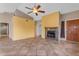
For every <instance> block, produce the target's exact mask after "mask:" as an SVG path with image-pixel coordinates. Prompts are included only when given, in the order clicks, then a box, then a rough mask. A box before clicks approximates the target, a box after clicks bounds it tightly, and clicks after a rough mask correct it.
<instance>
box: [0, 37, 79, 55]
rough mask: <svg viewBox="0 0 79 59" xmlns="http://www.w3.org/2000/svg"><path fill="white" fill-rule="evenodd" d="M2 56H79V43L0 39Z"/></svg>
mask: <svg viewBox="0 0 79 59" xmlns="http://www.w3.org/2000/svg"><path fill="white" fill-rule="evenodd" d="M0 56H79V43H75V42H67V41H56V40H54V39H42V38H36V39H23V40H18V41H12V40H11V39H9V38H7V37H2V38H0Z"/></svg>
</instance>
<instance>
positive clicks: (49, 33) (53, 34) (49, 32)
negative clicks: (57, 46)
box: [47, 30, 56, 38]
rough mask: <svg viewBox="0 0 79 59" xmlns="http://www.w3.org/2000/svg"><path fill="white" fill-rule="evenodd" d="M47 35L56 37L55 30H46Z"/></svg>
mask: <svg viewBox="0 0 79 59" xmlns="http://www.w3.org/2000/svg"><path fill="white" fill-rule="evenodd" d="M47 37H49V38H55V37H56V34H55V31H50V30H48V31H47Z"/></svg>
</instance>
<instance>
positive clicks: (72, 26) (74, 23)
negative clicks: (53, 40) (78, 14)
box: [67, 20, 79, 41]
mask: <svg viewBox="0 0 79 59" xmlns="http://www.w3.org/2000/svg"><path fill="white" fill-rule="evenodd" d="M67 40H71V41H79V20H71V21H67Z"/></svg>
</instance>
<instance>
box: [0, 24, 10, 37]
mask: <svg viewBox="0 0 79 59" xmlns="http://www.w3.org/2000/svg"><path fill="white" fill-rule="evenodd" d="M4 36H9V24H8V23H0V37H4Z"/></svg>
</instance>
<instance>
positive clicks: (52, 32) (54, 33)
mask: <svg viewBox="0 0 79 59" xmlns="http://www.w3.org/2000/svg"><path fill="white" fill-rule="evenodd" d="M45 33H46V34H45V38H51V39H57V38H58V28H57V27H55V28H54V27H51V28H50V27H46V28H45Z"/></svg>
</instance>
